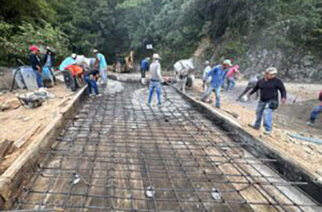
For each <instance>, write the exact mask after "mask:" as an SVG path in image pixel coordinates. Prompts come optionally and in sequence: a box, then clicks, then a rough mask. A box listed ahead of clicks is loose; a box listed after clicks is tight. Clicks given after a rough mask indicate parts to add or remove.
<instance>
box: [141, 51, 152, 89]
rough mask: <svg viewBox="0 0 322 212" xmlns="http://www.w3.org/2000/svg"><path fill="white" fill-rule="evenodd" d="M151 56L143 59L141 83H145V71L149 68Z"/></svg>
mask: <svg viewBox="0 0 322 212" xmlns="http://www.w3.org/2000/svg"><path fill="white" fill-rule="evenodd" d="M149 62H150V58H149V57H147V58H145V59H144V60H142V61H141V83H142V84H143V85H145V72H147V71H148V70H149V66H150V65H149Z"/></svg>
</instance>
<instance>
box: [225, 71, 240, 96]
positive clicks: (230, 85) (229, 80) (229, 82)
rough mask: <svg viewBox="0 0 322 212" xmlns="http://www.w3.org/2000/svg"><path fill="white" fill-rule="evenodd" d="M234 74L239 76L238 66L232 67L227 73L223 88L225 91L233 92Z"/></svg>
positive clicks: (234, 84)
mask: <svg viewBox="0 0 322 212" xmlns="http://www.w3.org/2000/svg"><path fill="white" fill-rule="evenodd" d="M236 74H240V72H239V65H234V66H233V67H231V68H230V69H229V71H228V72H227V77H226V78H227V86H224V87H225V90H226V91H228V90H233V89H234V87H235V86H236V82H235V75H236ZM224 85H225V84H224Z"/></svg>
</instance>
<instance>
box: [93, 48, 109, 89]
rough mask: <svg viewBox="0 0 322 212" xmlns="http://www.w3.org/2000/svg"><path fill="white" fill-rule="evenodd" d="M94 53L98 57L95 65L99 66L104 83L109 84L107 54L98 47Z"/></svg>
mask: <svg viewBox="0 0 322 212" xmlns="http://www.w3.org/2000/svg"><path fill="white" fill-rule="evenodd" d="M93 53H94V54H95V57H96V61H95V66H98V69H99V72H100V76H101V79H102V81H103V85H106V84H107V63H106V59H105V56H104V55H103V54H101V53H99V51H98V50H97V49H94V50H93Z"/></svg>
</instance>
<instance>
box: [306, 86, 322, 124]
mask: <svg viewBox="0 0 322 212" xmlns="http://www.w3.org/2000/svg"><path fill="white" fill-rule="evenodd" d="M319 113H322V90H321V91H320V94H319V104H318V105H317V106H316V107H315V108H314V109H313V110H312V112H311V116H310V120H309V121H308V122H307V125H309V126H311V127H313V126H314V123H315V120H316V119H317V117H318V115H319Z"/></svg>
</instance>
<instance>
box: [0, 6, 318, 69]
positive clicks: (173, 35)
mask: <svg viewBox="0 0 322 212" xmlns="http://www.w3.org/2000/svg"><path fill="white" fill-rule="evenodd" d="M0 5H1V7H0V33H1V37H0V63H1V64H4V65H9V64H12V63H15V58H18V57H19V58H24V57H25V55H26V54H27V51H28V50H27V47H28V45H30V44H38V45H44V46H45V45H49V46H52V47H54V48H55V49H56V51H57V53H58V55H59V56H62V55H66V54H68V53H70V52H71V51H74V52H77V53H80V54H89V52H90V49H92V48H94V47H95V48H98V49H100V50H101V51H103V52H104V53H105V54H106V55H108V56H109V58H112V57H113V56H114V55H115V54H116V53H127V52H128V51H129V50H130V49H132V48H133V49H134V50H135V51H136V52H137V54H136V55H137V56H138V55H144V54H147V53H148V52H147V51H148V50H146V48H145V46H146V44H153V46H154V47H155V50H156V51H159V52H160V53H161V54H162V56H163V57H164V59H165V60H164V61H169V62H172V61H174V60H176V59H178V58H184V57H189V56H191V54H192V53H193V52H194V51H195V50H196V48H197V47H198V45H199V42H200V41H201V40H202V39H203V38H207V39H208V40H210V41H211V43H212V45H210V46H209V47H208V48H206V49H205V57H209V56H211V55H213V54H214V53H215V54H216V57H218V58H220V57H225V56H229V57H232V58H238V57H239V56H242V55H243V54H245V52H246V51H247V50H248V49H249V46H250V45H251V44H252V43H256V42H268V43H269V48H272V49H274V48H280V49H281V48H282V49H284V50H285V51H286V52H294V51H297V52H298V53H299V54H301V52H303V51H311V52H314V54H316V55H318V54H320V55H321V54H322V1H321V0H260V1H258V0H211V1H209V0H73V1H70V0H50V1H46V0H0ZM268 38H269V39H268ZM216 46H219V47H220V48H218V47H217V48H216ZM213 47H214V48H213ZM110 62H111V60H110Z"/></svg>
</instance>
